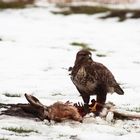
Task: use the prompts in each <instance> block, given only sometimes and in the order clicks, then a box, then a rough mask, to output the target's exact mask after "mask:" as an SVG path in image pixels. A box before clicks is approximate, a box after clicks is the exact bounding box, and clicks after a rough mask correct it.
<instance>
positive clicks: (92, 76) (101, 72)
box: [70, 50, 124, 113]
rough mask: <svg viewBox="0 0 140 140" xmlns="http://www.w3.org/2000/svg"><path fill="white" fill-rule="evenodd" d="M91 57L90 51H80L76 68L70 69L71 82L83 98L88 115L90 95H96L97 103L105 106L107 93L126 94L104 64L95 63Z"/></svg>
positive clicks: (75, 64)
mask: <svg viewBox="0 0 140 140" xmlns="http://www.w3.org/2000/svg"><path fill="white" fill-rule="evenodd" d="M91 55H92V54H91V52H89V51H88V50H80V51H79V52H78V53H77V55H76V60H75V63H74V66H73V67H71V68H70V70H71V74H70V75H71V80H72V82H73V83H74V85H75V86H76V88H77V90H78V91H79V92H80V95H81V96H82V99H83V101H84V109H85V112H86V113H88V112H89V108H88V103H89V100H90V95H96V101H97V103H99V104H104V103H105V101H106V96H107V93H113V92H116V93H118V94H119V95H123V94H124V91H123V90H122V89H121V87H120V86H119V84H118V83H117V82H116V80H115V78H114V76H113V74H112V73H111V71H110V70H109V69H108V68H107V67H105V66H104V65H103V64H101V63H98V62H95V61H93V60H92V58H91Z"/></svg>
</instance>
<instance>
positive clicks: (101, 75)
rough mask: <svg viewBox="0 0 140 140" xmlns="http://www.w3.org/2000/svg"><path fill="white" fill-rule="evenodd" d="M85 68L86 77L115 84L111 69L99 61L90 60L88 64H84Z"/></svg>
mask: <svg viewBox="0 0 140 140" xmlns="http://www.w3.org/2000/svg"><path fill="white" fill-rule="evenodd" d="M85 69H86V71H87V75H88V77H89V78H91V79H92V80H96V81H98V82H103V83H104V82H105V83H107V84H109V85H112V86H113V85H114V84H117V82H116V80H115V78H114V76H113V74H112V73H111V71H110V70H109V69H108V68H107V67H105V66H104V65H103V64H101V63H97V62H92V63H91V64H89V65H88V64H87V65H85Z"/></svg>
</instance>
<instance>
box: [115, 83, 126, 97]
mask: <svg viewBox="0 0 140 140" xmlns="http://www.w3.org/2000/svg"><path fill="white" fill-rule="evenodd" d="M115 92H116V93H117V94H119V95H123V94H124V91H123V90H122V89H121V87H120V86H119V85H116V86H115Z"/></svg>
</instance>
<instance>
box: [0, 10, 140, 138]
mask: <svg viewBox="0 0 140 140" xmlns="http://www.w3.org/2000/svg"><path fill="white" fill-rule="evenodd" d="M139 22H140V20H139V19H137V20H132V19H131V20H130V19H129V20H126V21H124V22H118V21H117V19H116V18H114V19H107V20H101V19H98V15H93V16H88V15H84V14H83V15H70V16H62V15H53V14H52V13H51V12H50V9H49V8H47V7H46V8H45V7H42V8H41V7H38V8H26V9H18V10H10V9H8V10H2V11H0V38H1V39H2V41H0V102H3V103H26V102H27V101H26V100H25V98H24V93H28V94H33V95H35V96H36V97H38V98H39V99H40V101H41V102H42V103H44V104H46V105H50V104H51V103H54V102H55V101H58V100H59V101H67V100H70V101H72V102H78V101H81V102H82V99H81V97H80V96H79V93H78V91H77V90H76V88H75V86H74V85H73V84H72V82H71V80H70V77H69V72H68V71H67V69H68V68H69V66H73V63H74V60H75V55H76V53H77V51H78V50H79V48H78V47H74V46H71V45H70V43H72V42H84V43H87V44H89V45H90V47H92V48H94V49H96V50H97V52H93V59H94V60H96V61H99V62H101V63H103V64H105V65H106V66H107V67H108V68H109V69H110V70H111V71H112V73H113V74H114V75H115V77H116V79H117V81H118V82H119V83H121V84H122V85H121V86H122V87H123V89H124V91H125V95H123V96H119V95H117V94H115V93H114V94H113V95H110V94H109V95H108V96H107V102H108V101H112V102H113V103H115V104H116V105H117V106H120V107H124V108H125V107H126V108H127V107H129V108H132V107H140V102H139V101H140V95H139V93H140V80H139V75H140V55H139V54H140V47H139V46H140V24H139ZM97 53H101V54H102V53H103V54H104V53H105V54H107V57H97V56H96V54H97ZM4 93H10V94H20V95H21V97H15V98H14V97H6V96H5V95H4ZM110 116H111V115H110ZM3 127H23V128H29V129H34V130H37V131H38V132H39V133H33V132H32V133H30V134H27V135H26V134H17V133H16V134H15V133H13V132H10V131H7V130H3V129H2V128H3ZM139 137H140V121H139V120H132V121H127V120H124V121H122V120H117V121H116V122H111V121H110V117H108V118H107V120H104V119H102V118H100V117H96V118H94V117H91V116H86V117H85V119H84V122H83V123H82V124H81V123H78V122H74V121H66V122H62V123H54V122H52V123H51V124H50V123H48V122H47V121H45V122H40V121H37V120H28V119H23V118H22V119H21V118H16V117H10V116H0V138H9V139H10V140H19V139H20V140H26V139H32V140H36V139H37V140H38V139H41V140H46V139H48V140H49V139H50V140H57V139H59V140H66V139H73V140H91V139H97V138H98V139H99V140H101V139H110V140H111V139H113V140H118V139H119V140H126V139H128V138H129V139H132V138H133V139H134V140H139Z"/></svg>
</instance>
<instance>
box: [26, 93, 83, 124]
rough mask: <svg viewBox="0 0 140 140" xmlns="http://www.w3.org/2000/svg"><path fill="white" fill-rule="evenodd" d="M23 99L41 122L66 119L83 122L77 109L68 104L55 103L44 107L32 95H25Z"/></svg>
mask: <svg viewBox="0 0 140 140" xmlns="http://www.w3.org/2000/svg"><path fill="white" fill-rule="evenodd" d="M25 97H26V99H27V100H28V102H29V103H30V105H31V106H32V107H33V109H34V110H35V111H36V114H37V116H38V117H39V118H40V119H41V120H44V119H47V120H48V121H50V120H54V121H56V122H62V121H64V120H67V119H72V120H75V121H79V122H82V120H83V118H82V116H81V115H80V113H79V112H78V109H77V108H76V107H75V106H72V105H71V104H70V103H68V102H66V103H63V102H56V103H54V104H53V105H50V106H45V105H43V104H42V103H41V102H40V101H39V100H38V99H37V98H36V97H34V96H32V95H28V94H26V93H25Z"/></svg>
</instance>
